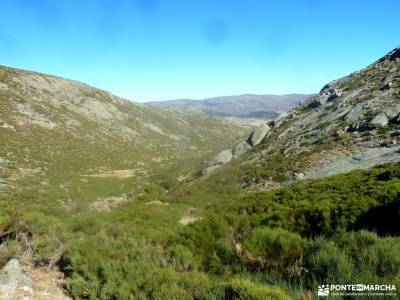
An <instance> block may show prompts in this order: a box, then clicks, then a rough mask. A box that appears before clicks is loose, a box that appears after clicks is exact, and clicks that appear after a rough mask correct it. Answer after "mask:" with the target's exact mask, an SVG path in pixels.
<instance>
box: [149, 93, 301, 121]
mask: <svg viewBox="0 0 400 300" xmlns="http://www.w3.org/2000/svg"><path fill="white" fill-rule="evenodd" d="M307 97H309V95H301V94H289V95H251V94H247V95H240V96H224V97H216V98H209V99H204V100H190V99H182V100H169V101H157V102H149V104H150V105H153V106H157V107H165V108H171V109H197V110H200V111H203V112H205V113H207V114H210V115H213V116H219V117H237V118H263V119H270V118H273V117H276V116H277V115H278V114H279V113H282V112H285V111H288V110H289V109H290V108H293V107H295V106H296V105H297V104H298V103H299V102H300V101H302V100H305V99H306V98H307Z"/></svg>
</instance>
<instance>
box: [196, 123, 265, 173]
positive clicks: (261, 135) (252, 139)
mask: <svg viewBox="0 0 400 300" xmlns="http://www.w3.org/2000/svg"><path fill="white" fill-rule="evenodd" d="M270 130H271V127H270V126H268V125H267V124H262V125H261V126H259V127H257V128H255V129H254V130H253V131H252V132H251V133H250V135H249V137H248V138H247V139H246V140H244V141H240V142H239V143H238V144H236V145H235V146H234V147H233V148H232V149H225V150H223V151H221V152H220V153H218V154H217V155H216V156H214V157H213V158H212V159H211V160H210V161H209V162H208V167H207V168H206V169H204V170H203V172H202V174H203V175H208V174H209V173H210V172H212V171H214V170H215V169H217V168H218V167H219V166H221V165H223V164H226V163H228V162H230V161H231V160H232V159H234V158H237V157H239V156H241V155H243V154H244V153H246V152H247V151H249V150H250V149H251V148H252V147H255V146H257V145H258V144H260V143H261V142H262V141H263V140H264V139H265V137H266V136H267V135H268V133H269V131H270Z"/></svg>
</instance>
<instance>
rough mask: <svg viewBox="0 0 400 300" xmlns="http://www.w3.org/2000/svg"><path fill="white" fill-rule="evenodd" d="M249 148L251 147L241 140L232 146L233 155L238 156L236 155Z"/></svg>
mask: <svg viewBox="0 0 400 300" xmlns="http://www.w3.org/2000/svg"><path fill="white" fill-rule="evenodd" d="M250 149H251V146H250V145H249V144H248V143H247V142H246V141H242V142H240V143H239V144H237V145H236V146H235V147H234V148H233V156H234V157H238V156H240V155H242V154H244V153H246V152H247V151H249V150H250Z"/></svg>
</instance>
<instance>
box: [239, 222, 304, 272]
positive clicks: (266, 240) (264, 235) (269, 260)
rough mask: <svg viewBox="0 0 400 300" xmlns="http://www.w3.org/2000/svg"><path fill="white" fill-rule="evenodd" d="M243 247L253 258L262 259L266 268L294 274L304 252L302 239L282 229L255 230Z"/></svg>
mask: <svg viewBox="0 0 400 300" xmlns="http://www.w3.org/2000/svg"><path fill="white" fill-rule="evenodd" d="M244 246H245V248H246V250H247V251H249V253H250V255H252V256H253V257H262V258H263V259H264V261H265V264H266V266H265V267H266V268H267V269H272V270H279V271H282V272H288V273H292V272H296V271H297V267H298V266H299V264H300V262H301V260H302V257H303V251H304V242H303V240H302V238H301V237H300V236H299V235H297V234H295V233H291V232H288V231H286V230H283V229H279V228H277V229H271V228H256V229H254V231H253V232H252V233H251V236H250V237H249V239H247V240H245V241H244Z"/></svg>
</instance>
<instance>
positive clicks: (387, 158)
mask: <svg viewBox="0 0 400 300" xmlns="http://www.w3.org/2000/svg"><path fill="white" fill-rule="evenodd" d="M399 151H400V147H398V146H397V147H391V148H386V147H380V148H371V149H367V150H365V151H363V152H360V153H357V154H352V155H348V156H345V157H342V158H339V159H336V160H334V161H332V162H330V163H328V164H327V165H325V166H323V167H321V168H319V169H318V170H315V171H313V172H311V173H309V174H307V175H306V176H305V177H304V178H305V179H312V178H319V177H326V176H332V175H336V174H340V173H347V172H350V171H353V170H355V169H368V168H372V167H374V166H376V165H380V164H384V163H389V162H392V163H393V162H399V161H400V152H399Z"/></svg>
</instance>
